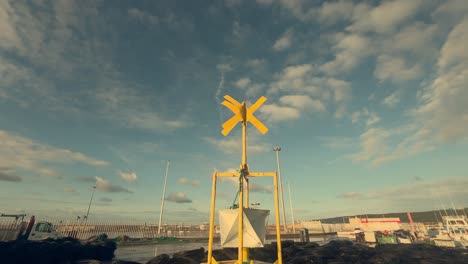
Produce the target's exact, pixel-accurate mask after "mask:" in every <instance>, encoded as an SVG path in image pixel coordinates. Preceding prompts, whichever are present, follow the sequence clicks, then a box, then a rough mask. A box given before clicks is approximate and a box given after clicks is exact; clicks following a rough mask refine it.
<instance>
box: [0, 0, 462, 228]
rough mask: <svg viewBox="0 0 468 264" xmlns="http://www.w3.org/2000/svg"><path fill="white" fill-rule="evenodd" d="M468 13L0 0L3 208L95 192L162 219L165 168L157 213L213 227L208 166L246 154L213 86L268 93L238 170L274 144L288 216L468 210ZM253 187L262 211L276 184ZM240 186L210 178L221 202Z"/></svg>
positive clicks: (406, 4)
mask: <svg viewBox="0 0 468 264" xmlns="http://www.w3.org/2000/svg"><path fill="white" fill-rule="evenodd" d="M466 14H468V5H467V4H466V1H464V0H458V1H457V0H451V1H422V0H413V1H403V0H396V1H362V2H361V1H360V2H353V1H330V2H320V1H301V0H297V1H292V0H288V1H286V0H284V1H283V0H280V1H274V0H257V1H253V0H252V1H246V0H243V1H242V0H228V1H34V2H30V1H1V2H0V32H2V33H1V34H0V195H1V199H0V208H1V210H0V211H1V212H8V213H14V212H26V213H28V214H39V215H41V214H42V215H47V216H52V215H53V216H70V215H82V214H85V212H86V209H87V204H88V202H89V199H90V196H91V187H92V186H93V185H96V186H97V191H96V194H95V199H94V202H93V206H92V209H91V216H93V217H99V216H104V215H112V216H115V217H122V218H133V219H139V220H145V221H152V220H153V219H154V220H156V219H157V218H158V216H159V208H160V201H161V196H162V185H163V181H164V174H165V167H166V160H170V161H171V165H170V171H169V180H168V186H167V195H166V200H167V206H166V216H165V219H166V221H168V222H172V223H178V222H206V221H208V215H209V202H210V190H211V174H212V173H213V171H214V170H215V169H217V170H219V171H228V170H232V169H235V168H237V167H238V166H239V164H240V159H241V152H240V150H241V145H240V128H239V127H236V128H235V129H234V130H233V131H232V132H231V134H229V135H228V136H227V137H224V136H223V135H222V134H221V124H222V123H223V122H224V121H225V120H227V119H228V118H230V116H231V113H230V112H229V110H227V109H225V108H224V107H223V106H222V105H220V102H221V101H222V100H223V96H224V95H225V94H229V95H231V96H233V97H234V98H236V99H237V100H239V101H244V100H245V101H246V102H247V104H249V105H250V104H251V103H253V102H255V101H256V100H257V99H258V98H259V97H260V96H262V95H264V96H266V97H267V98H268V100H267V102H266V103H265V104H264V105H263V106H262V107H261V108H260V109H259V110H258V111H257V112H256V116H257V117H258V118H259V119H260V120H261V121H262V122H263V123H264V124H265V125H266V126H267V127H268V128H269V129H270V130H269V132H268V133H267V134H266V135H264V136H263V135H261V134H260V133H259V132H257V131H256V130H255V129H254V128H253V127H249V128H248V136H249V148H248V163H249V165H250V169H251V171H274V170H276V156H275V152H274V151H273V147H274V146H275V145H280V146H281V148H282V150H281V152H280V160H281V169H282V176H283V181H284V184H285V187H286V182H289V183H290V185H291V190H292V194H291V199H292V204H293V207H294V212H295V218H296V220H301V219H302V220H304V219H312V218H320V217H331V216H339V215H354V214H364V213H385V212H394V211H420V210H431V209H434V208H439V207H442V205H443V206H445V207H449V206H451V205H452V204H453V205H455V206H457V207H461V206H468V198H467V197H468V196H467V194H468V188H467V187H468V177H467V176H468V175H467V165H466V161H467V158H468V145H467V143H468V103H467V102H468V87H467V85H466V83H467V82H466V78H467V76H468V50H467V49H466V43H467V41H468V30H467V29H468V16H467V15H466ZM252 182H254V183H255V184H256V185H255V186H253V187H252V188H253V190H252V191H253V192H252V195H251V201H252V202H258V203H260V204H261V205H262V206H263V207H266V208H270V209H272V208H271V205H272V199H273V195H272V193H271V190H272V186H271V185H272V184H271V182H269V181H266V180H260V179H254V180H252ZM286 189H287V188H285V190H286ZM234 196H235V184H234V183H233V182H231V181H224V182H221V183H220V184H219V195H218V200H217V201H218V204H217V205H218V208H226V207H228V206H229V205H230V204H231V203H232V200H233V199H234ZM285 198H286V205H289V197H288V193H287V192H286V196H285ZM287 212H288V213H287V215H288V218H289V210H288V211H287ZM188 216H190V217H188Z"/></svg>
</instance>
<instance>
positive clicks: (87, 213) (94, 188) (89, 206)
mask: <svg viewBox="0 0 468 264" xmlns="http://www.w3.org/2000/svg"><path fill="white" fill-rule="evenodd" d="M95 191H96V186H93V193H92V194H91V199H90V200H89V205H88V211H87V212H86V223H87V222H88V216H89V209H91V203H92V202H93V197H94V192H95Z"/></svg>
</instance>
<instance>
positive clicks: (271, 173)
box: [249, 171, 276, 177]
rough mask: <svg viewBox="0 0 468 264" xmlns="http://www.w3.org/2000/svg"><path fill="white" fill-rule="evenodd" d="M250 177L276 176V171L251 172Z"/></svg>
mask: <svg viewBox="0 0 468 264" xmlns="http://www.w3.org/2000/svg"><path fill="white" fill-rule="evenodd" d="M249 177H276V172H274V171H273V172H249Z"/></svg>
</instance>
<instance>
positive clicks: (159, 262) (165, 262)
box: [146, 254, 171, 264]
mask: <svg viewBox="0 0 468 264" xmlns="http://www.w3.org/2000/svg"><path fill="white" fill-rule="evenodd" d="M170 261H171V257H169V255H167V254H161V255H159V256H156V257H154V258H152V259H150V260H149V261H148V262H146V264H169V263H170Z"/></svg>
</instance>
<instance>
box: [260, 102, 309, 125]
mask: <svg viewBox="0 0 468 264" xmlns="http://www.w3.org/2000/svg"><path fill="white" fill-rule="evenodd" d="M258 111H259V112H260V113H261V114H262V116H263V117H265V118H266V120H267V121H268V122H272V123H274V122H282V121H292V120H297V119H299V117H300V116H301V113H300V112H299V110H297V109H296V108H293V107H288V106H279V105H275V104H268V105H263V106H262V107H261V108H260V109H259V110H258Z"/></svg>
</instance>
